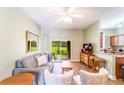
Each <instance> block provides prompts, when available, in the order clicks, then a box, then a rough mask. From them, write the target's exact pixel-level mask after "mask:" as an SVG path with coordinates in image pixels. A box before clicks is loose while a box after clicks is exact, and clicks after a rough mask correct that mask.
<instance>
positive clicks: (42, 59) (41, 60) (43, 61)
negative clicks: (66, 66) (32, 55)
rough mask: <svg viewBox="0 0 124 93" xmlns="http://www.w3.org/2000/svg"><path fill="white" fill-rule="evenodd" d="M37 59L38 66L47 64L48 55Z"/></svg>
mask: <svg viewBox="0 0 124 93" xmlns="http://www.w3.org/2000/svg"><path fill="white" fill-rule="evenodd" d="M36 58H37V62H38V66H41V65H43V64H47V55H42V56H40V57H36Z"/></svg>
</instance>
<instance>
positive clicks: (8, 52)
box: [0, 7, 124, 84]
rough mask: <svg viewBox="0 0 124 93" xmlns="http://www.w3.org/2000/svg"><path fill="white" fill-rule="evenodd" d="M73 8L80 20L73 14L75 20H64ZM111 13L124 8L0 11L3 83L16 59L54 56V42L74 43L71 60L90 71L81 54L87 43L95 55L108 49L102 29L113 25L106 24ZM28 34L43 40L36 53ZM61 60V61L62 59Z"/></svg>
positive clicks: (15, 9)
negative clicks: (103, 42) (101, 36)
mask: <svg viewBox="0 0 124 93" xmlns="http://www.w3.org/2000/svg"><path fill="white" fill-rule="evenodd" d="M56 9H58V10H56ZM71 9H72V10H73V12H72V14H73V13H74V15H75V16H78V17H76V18H75V17H70V16H71V14H68V15H69V18H71V21H67V20H66V21H64V19H63V18H62V19H61V17H62V16H63V12H62V11H64V12H65V13H66V12H69V11H72V10H71ZM40 11H41V13H40ZM110 11H111V13H113V14H114V13H121V12H122V11H123V8H107V7H106V8H104V7H103V8H102V7H101V8H99V7H97V8H95V7H90V8H88V7H86V8H85V7H83V8H81V7H76V8H71V7H62V8H55V7H54V8H51V7H47V8H46V7H42V8H41V7H37V8H29V7H25V8H24V7H21V8H19V7H14V8H12V7H11V8H10V7H6V8H0V15H1V16H0V20H1V23H0V25H1V26H2V27H1V28H0V42H1V46H0V51H2V52H0V57H1V58H0V62H1V63H0V80H4V79H6V78H8V77H11V76H12V71H13V69H14V68H15V62H16V60H18V59H22V58H25V57H27V56H31V55H34V54H36V53H41V54H45V53H51V52H52V51H51V46H52V45H51V42H52V41H70V42H71V43H70V58H69V59H68V60H70V61H71V62H73V65H76V64H77V63H79V65H80V66H84V67H85V68H86V69H89V70H91V68H87V65H85V64H83V63H80V53H81V50H82V47H83V44H85V43H92V45H93V55H95V54H97V53H99V52H100V49H101V50H103V49H104V47H105V46H104V47H103V48H101V47H100V31H101V26H103V25H104V24H107V23H111V21H112V20H113V19H111V20H108V21H106V20H107V18H110V13H109V12H110ZM113 11H114V12H113ZM75 13H76V14H75ZM107 13H108V14H107ZM59 14H62V15H59ZM78 14H79V15H78ZM102 15H103V18H102V19H104V20H102V23H104V24H102V23H101V20H100V18H101V16H102ZM64 16H65V15H64ZM122 16H123V13H121V14H119V15H116V17H115V18H118V17H122ZM41 17H42V18H41ZM111 18H112V17H111ZM113 18H114V17H113ZM60 19H61V20H60ZM69 20H70V19H69ZM121 21H122V19H120V21H119V22H118V23H121ZM113 23H114V22H113ZM118 23H117V24H118ZM107 25H108V24H107ZM26 33H27V34H29V33H32V34H34V35H35V36H38V38H39V39H38V44H37V45H38V46H37V49H36V51H33V50H32V49H31V50H30V49H29V48H28V46H27V45H28V42H26V40H28V39H27V38H28V36H27V34H26ZM107 47H108V46H107ZM32 51H33V52H32ZM98 56H99V55H98ZM99 57H101V56H99ZM57 61H61V58H60V59H59V60H57ZM64 61H65V60H64ZM2 62H3V63H2ZM58 64H59V63H58ZM57 66H58V65H56V68H57ZM60 69H61V68H60ZM75 69H76V68H75ZM78 69H79V68H78ZM81 69H82V68H81ZM86 69H85V70H86ZM110 72H111V71H110ZM59 73H61V72H59ZM114 84H124V83H123V81H122V80H121V81H119V82H118V81H117V83H114Z"/></svg>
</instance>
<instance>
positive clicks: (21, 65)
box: [13, 53, 54, 85]
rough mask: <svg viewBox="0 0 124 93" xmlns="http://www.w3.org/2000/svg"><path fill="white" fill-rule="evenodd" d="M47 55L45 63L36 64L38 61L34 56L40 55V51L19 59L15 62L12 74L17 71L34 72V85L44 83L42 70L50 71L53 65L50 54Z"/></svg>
mask: <svg viewBox="0 0 124 93" xmlns="http://www.w3.org/2000/svg"><path fill="white" fill-rule="evenodd" d="M46 55H47V61H48V63H47V64H44V65H41V66H38V62H37V59H36V57H37V56H41V54H40V53H37V54H34V55H31V56H28V57H25V58H22V59H19V60H17V61H16V62H15V69H14V70H13V75H15V74H17V73H25V72H26V73H27V72H28V73H34V74H35V76H36V80H35V82H34V84H36V85H44V84H45V80H44V70H45V69H48V70H49V71H52V68H53V66H54V63H53V62H52V61H51V59H52V57H51V55H50V54H46Z"/></svg>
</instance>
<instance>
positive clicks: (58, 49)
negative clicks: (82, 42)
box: [51, 41, 71, 60]
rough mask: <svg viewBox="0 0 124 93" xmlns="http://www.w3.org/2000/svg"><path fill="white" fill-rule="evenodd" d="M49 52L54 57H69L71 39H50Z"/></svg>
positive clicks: (65, 58) (66, 58)
mask: <svg viewBox="0 0 124 93" xmlns="http://www.w3.org/2000/svg"><path fill="white" fill-rule="evenodd" d="M51 52H52V54H53V55H54V56H55V58H56V59H62V60H68V59H70V58H71V56H70V54H71V41H52V42H51Z"/></svg>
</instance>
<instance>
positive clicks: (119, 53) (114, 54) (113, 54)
mask: <svg viewBox="0 0 124 93" xmlns="http://www.w3.org/2000/svg"><path fill="white" fill-rule="evenodd" d="M98 54H105V55H111V56H115V57H124V52H114V53H112V52H107V53H104V52H103V51H101V52H99V53H98Z"/></svg>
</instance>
